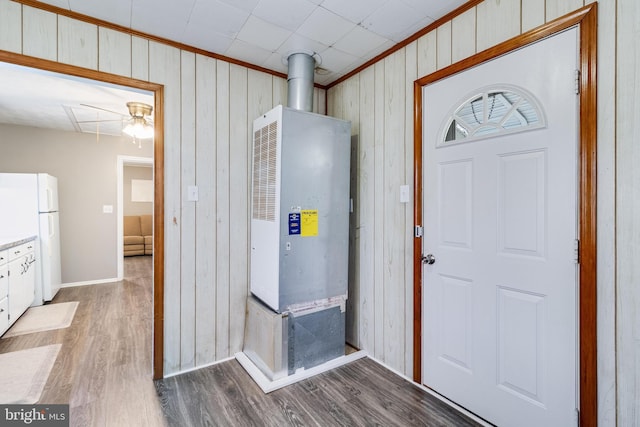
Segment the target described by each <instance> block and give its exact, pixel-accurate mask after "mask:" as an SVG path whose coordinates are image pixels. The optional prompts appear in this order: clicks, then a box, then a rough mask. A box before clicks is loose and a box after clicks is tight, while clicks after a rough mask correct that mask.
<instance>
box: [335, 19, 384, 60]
mask: <svg viewBox="0 0 640 427" xmlns="http://www.w3.org/2000/svg"><path fill="white" fill-rule="evenodd" d="M387 40H388V39H385V38H384V37H382V36H379V35H377V34H375V33H372V32H371V31H368V30H365V29H364V28H362V27H360V26H356V27H355V28H354V29H353V30H351V31H350V32H349V33H347V35H346V36H344V37H343V38H341V39H340V40H338V41H337V42H336V43H335V44H334V45H333V47H335V48H336V49H339V50H341V51H343V52H346V53H350V54H351V55H354V56H363V55H364V54H365V53H367V52H369V51H372V50H373V49H375V48H377V47H378V46H381V45H382V44H384V43H385V42H386V41H387Z"/></svg>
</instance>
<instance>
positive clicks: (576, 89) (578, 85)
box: [575, 70, 580, 95]
mask: <svg viewBox="0 0 640 427" xmlns="http://www.w3.org/2000/svg"><path fill="white" fill-rule="evenodd" d="M575 91H576V95H580V70H576V87H575Z"/></svg>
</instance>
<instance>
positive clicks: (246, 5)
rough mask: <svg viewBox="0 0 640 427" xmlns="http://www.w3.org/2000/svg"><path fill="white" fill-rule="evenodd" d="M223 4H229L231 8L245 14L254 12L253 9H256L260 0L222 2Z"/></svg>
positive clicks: (225, 0)
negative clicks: (235, 8) (242, 11)
mask: <svg viewBox="0 0 640 427" xmlns="http://www.w3.org/2000/svg"><path fill="white" fill-rule="evenodd" d="M221 1H222V2H223V3H227V4H229V5H231V6H234V7H237V8H238V9H242V10H244V11H245V12H249V13H251V12H253V9H254V8H255V7H256V5H257V4H258V2H259V1H260V0H221Z"/></svg>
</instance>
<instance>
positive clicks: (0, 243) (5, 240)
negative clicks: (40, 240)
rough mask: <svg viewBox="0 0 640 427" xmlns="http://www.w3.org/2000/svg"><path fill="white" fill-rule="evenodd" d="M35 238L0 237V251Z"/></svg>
mask: <svg viewBox="0 0 640 427" xmlns="http://www.w3.org/2000/svg"><path fill="white" fill-rule="evenodd" d="M36 237H37V236H35V235H33V236H0V251H3V250H5V249H9V248H12V247H14V246H18V245H21V244H23V243H27V242H30V241H32V240H35V239H36Z"/></svg>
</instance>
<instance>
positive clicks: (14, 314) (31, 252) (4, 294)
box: [0, 240, 36, 335]
mask: <svg viewBox="0 0 640 427" xmlns="http://www.w3.org/2000/svg"><path fill="white" fill-rule="evenodd" d="M7 246H8V247H7ZM5 247H7V248H6V249H3V250H2V251H0V335H1V334H3V333H4V332H6V330H7V329H9V327H10V326H11V325H12V324H13V323H14V322H15V321H16V320H18V318H19V317H20V316H21V315H22V314H23V313H24V312H25V311H26V310H27V308H29V306H30V305H31V303H32V302H33V298H34V294H35V283H36V273H35V271H36V264H35V263H36V251H35V240H31V241H27V242H24V243H22V242H20V241H18V243H17V244H16V245H15V246H10V245H5Z"/></svg>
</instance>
